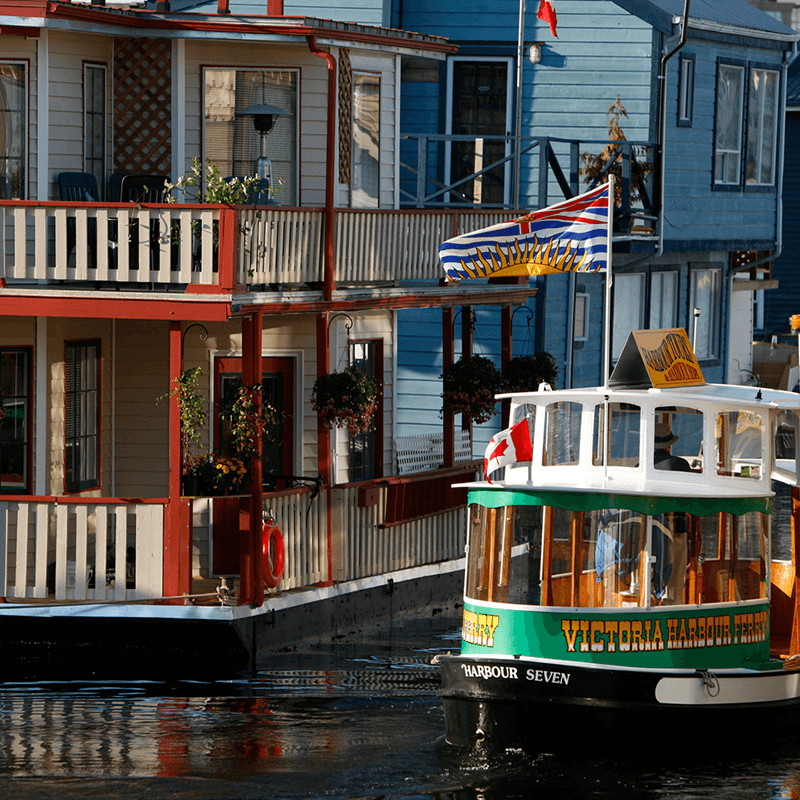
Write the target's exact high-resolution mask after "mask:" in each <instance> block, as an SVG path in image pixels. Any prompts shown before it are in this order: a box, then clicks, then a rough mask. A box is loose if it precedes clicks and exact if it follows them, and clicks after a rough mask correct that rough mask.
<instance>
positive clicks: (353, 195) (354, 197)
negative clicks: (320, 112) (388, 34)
mask: <svg viewBox="0 0 800 800" xmlns="http://www.w3.org/2000/svg"><path fill="white" fill-rule="evenodd" d="M352 79H353V93H352V98H351V102H352V122H353V124H352V131H351V150H350V153H351V157H352V164H351V171H350V207H351V208H379V207H380V198H381V110H382V109H381V90H382V83H381V74H380V73H379V72H368V71H367V70H356V69H354V70H353V71H352ZM364 79H371V80H373V81H376V82H377V87H378V119H377V129H376V130H375V131H374V133H375V134H376V135H377V146H378V157H377V161H376V174H375V190H376V194H375V196H374V197H373V196H371V195H369V194H365V193H364V192H363V191H361V189H362V180H361V178H362V177H364V176H363V170H362V169H361V167H362V164H361V162H360V160H359V159H358V158H357V154H358V153H359V152H360V151H363V150H364V148H361V147H360V145H359V144H358V138H359V137H358V130H359V120H361V115H360V114H359V113H358V111H359V109H358V92H357V84H358V82H359V81H361V80H364ZM364 132H365V133H366V134H367V135H369V133H370V132H369V131H367V130H366V128H365V129H364Z"/></svg>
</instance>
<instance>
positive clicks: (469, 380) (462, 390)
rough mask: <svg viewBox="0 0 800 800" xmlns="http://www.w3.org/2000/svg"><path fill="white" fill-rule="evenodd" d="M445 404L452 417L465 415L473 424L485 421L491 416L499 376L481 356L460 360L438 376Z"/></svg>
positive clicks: (499, 383) (486, 359)
mask: <svg viewBox="0 0 800 800" xmlns="http://www.w3.org/2000/svg"><path fill="white" fill-rule="evenodd" d="M441 377H442V379H443V389H444V391H443V392H442V398H443V400H444V405H445V407H446V408H448V409H449V410H450V411H452V412H453V413H454V414H459V413H460V414H464V415H465V416H467V417H469V418H470V419H471V420H472V421H473V422H476V423H479V424H480V423H481V422H488V421H489V420H490V419H491V418H492V416H493V415H494V407H495V402H496V401H495V399H494V396H495V395H496V394H497V392H498V391H499V390H500V386H501V377H500V373H499V372H498V370H497V368H496V367H495V365H494V364H493V363H492V362H491V361H490V360H489V359H488V358H485V357H484V356H472V358H461V359H459V360H458V361H456V363H455V364H453V366H451V367H450V368H449V369H447V370H446V371H445V372H444V374H443V375H442V376H441Z"/></svg>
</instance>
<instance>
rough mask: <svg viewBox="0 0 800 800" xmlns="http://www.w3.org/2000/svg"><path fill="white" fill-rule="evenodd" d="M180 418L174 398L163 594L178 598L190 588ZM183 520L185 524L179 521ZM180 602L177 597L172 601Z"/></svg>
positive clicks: (172, 350) (177, 338)
mask: <svg viewBox="0 0 800 800" xmlns="http://www.w3.org/2000/svg"><path fill="white" fill-rule="evenodd" d="M181 340H182V326H181V323H180V322H171V323H170V327H169V382H170V389H171V388H172V386H173V381H174V380H175V379H176V378H179V377H180V375H181V368H182V359H181ZM181 460H182V453H181V417H180V409H179V407H178V401H177V399H176V398H175V397H171V398H170V402H169V502H168V503H167V507H166V509H165V512H164V566H163V594H164V596H165V597H177V596H179V595H183V594H189V593H190V592H191V590H192V564H191V546H192V542H191V528H190V527H189V526H188V525H186V524H185V521H186V518H185V515H184V519H183V520H182V519H181V516H182V515H181V471H182V469H181V466H182V465H181ZM182 523H184V524H182ZM172 602H174V603H178V602H181V601H179V600H174V601H172Z"/></svg>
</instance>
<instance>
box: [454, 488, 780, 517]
mask: <svg viewBox="0 0 800 800" xmlns="http://www.w3.org/2000/svg"><path fill="white" fill-rule="evenodd" d="M469 502H470V503H475V504H476V505H479V506H483V507H484V508H503V507H505V506H554V507H555V508H564V509H566V510H567V511H599V510H601V509H604V508H624V509H627V510H629V511H638V512H639V513H641V514H651V515H652V514H664V513H666V512H668V511H681V512H684V513H686V514H693V515H694V516H696V517H704V516H707V515H708V514H718V513H719V512H726V513H728V514H746V513H747V512H749V511H760V512H762V513H764V514H769V513H770V512H771V511H772V498H771V497H653V496H652V495H633V494H611V493H600V492H558V491H547V490H534V491H524V492H523V491H518V490H517V491H515V490H510V489H473V490H472V491H471V492H470V493H469Z"/></svg>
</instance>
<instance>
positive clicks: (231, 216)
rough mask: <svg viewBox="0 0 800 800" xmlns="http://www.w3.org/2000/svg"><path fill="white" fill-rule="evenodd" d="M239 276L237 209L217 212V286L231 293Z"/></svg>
mask: <svg viewBox="0 0 800 800" xmlns="http://www.w3.org/2000/svg"><path fill="white" fill-rule="evenodd" d="M238 278H239V209H238V208H222V209H220V212H219V288H220V291H222V292H224V293H226V294H227V293H231V292H233V291H234V289H235V288H236V286H237V284H238Z"/></svg>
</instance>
